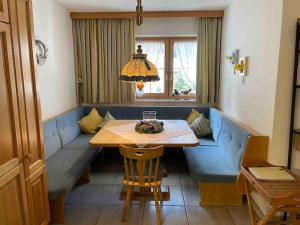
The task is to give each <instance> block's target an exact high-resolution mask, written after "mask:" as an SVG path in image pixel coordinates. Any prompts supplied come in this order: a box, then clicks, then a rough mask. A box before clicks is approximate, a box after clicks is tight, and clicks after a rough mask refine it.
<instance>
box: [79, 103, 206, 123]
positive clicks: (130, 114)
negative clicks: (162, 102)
mask: <svg viewBox="0 0 300 225" xmlns="http://www.w3.org/2000/svg"><path fill="white" fill-rule="evenodd" d="M93 107H96V108H97V110H98V112H99V113H100V115H101V116H103V117H104V116H105V114H106V112H107V111H109V112H110V113H111V115H112V116H113V117H114V118H116V119H128V120H134V119H135V120H140V119H142V118H143V114H142V113H143V111H156V112H157V119H162V120H163V119H169V120H175V119H177V120H186V118H187V117H188V116H189V114H190V113H191V111H192V109H193V108H195V109H196V110H197V111H198V112H200V113H203V114H204V115H205V117H206V118H208V116H209V115H208V114H209V108H208V107H191V106H188V107H180V106H178V107H176V106H175V107H173V106H172V107H171V106H154V107H153V106H107V105H95V106H85V107H84V108H85V114H88V113H89V111H90V110H91V109H92V108H93Z"/></svg>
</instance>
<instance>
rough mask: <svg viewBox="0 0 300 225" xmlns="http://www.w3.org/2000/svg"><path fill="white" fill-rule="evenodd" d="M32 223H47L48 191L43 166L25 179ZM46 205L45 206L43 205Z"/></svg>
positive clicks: (41, 224) (42, 224)
mask: <svg viewBox="0 0 300 225" xmlns="http://www.w3.org/2000/svg"><path fill="white" fill-rule="evenodd" d="M26 186H27V194H28V202H29V206H30V207H29V208H30V209H31V211H30V218H31V224H32V225H46V224H48V223H49V210H48V192H47V178H46V169H45V166H44V167H42V168H40V169H39V170H38V171H36V172H35V173H34V174H33V175H31V176H30V177H29V178H28V179H27V180H26ZM45 206H46V207H45Z"/></svg>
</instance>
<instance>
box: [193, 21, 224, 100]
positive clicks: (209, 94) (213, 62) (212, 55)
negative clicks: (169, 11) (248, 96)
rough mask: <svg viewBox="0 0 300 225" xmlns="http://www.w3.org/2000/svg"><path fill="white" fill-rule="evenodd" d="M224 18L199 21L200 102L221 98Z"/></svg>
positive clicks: (198, 96)
mask: <svg viewBox="0 0 300 225" xmlns="http://www.w3.org/2000/svg"><path fill="white" fill-rule="evenodd" d="M221 34H222V18H200V19H199V21H198V51H197V92H196V100H197V102H198V103H201V104H207V103H216V102H218V98H219V82H220V58H221Z"/></svg>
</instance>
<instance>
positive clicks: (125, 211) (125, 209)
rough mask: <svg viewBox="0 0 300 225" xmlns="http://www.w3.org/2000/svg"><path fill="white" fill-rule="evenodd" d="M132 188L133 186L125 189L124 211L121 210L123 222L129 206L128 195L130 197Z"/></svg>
mask: <svg viewBox="0 0 300 225" xmlns="http://www.w3.org/2000/svg"><path fill="white" fill-rule="evenodd" d="M132 189H133V187H128V190H127V194H126V200H125V205H124V211H123V216H122V222H123V223H124V222H125V221H126V219H127V215H128V208H129V203H130V197H131V194H132Z"/></svg>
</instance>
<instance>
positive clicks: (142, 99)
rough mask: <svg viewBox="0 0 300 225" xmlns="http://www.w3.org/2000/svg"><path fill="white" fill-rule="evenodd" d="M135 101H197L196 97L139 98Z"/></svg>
mask: <svg viewBox="0 0 300 225" xmlns="http://www.w3.org/2000/svg"><path fill="white" fill-rule="evenodd" d="M135 102H190V103H196V100H195V99H174V98H166V99H162V98H161V99H157V98H137V99H136V100H135Z"/></svg>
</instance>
